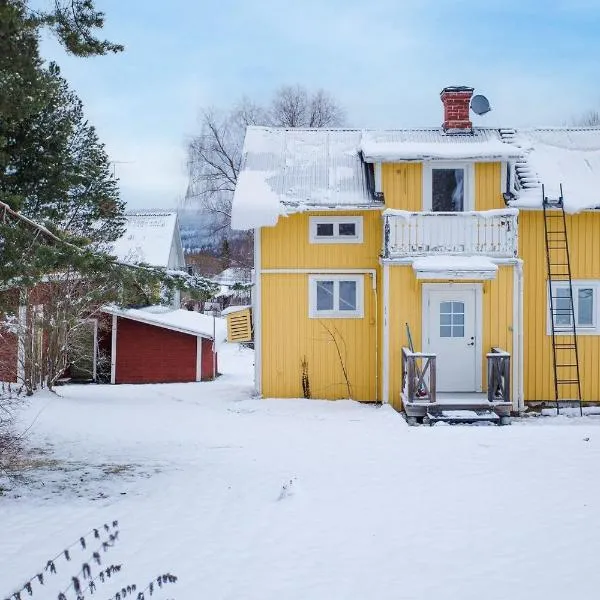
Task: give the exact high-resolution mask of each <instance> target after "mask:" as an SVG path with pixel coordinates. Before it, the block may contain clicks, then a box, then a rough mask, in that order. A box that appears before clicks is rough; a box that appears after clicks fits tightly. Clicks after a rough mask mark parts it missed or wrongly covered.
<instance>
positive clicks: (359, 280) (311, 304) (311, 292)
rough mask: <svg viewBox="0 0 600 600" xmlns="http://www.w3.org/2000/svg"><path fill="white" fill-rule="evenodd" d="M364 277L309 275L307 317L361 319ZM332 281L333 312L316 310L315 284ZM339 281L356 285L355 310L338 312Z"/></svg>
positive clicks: (362, 314) (362, 313) (362, 315)
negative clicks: (351, 282)
mask: <svg viewBox="0 0 600 600" xmlns="http://www.w3.org/2000/svg"><path fill="white" fill-rule="evenodd" d="M364 280H365V277H364V275H309V277H308V316H309V317H310V318H311V319H362V318H363V317H364V298H365V288H364ZM319 281H333V310H317V282H319ZM340 281H353V282H355V283H356V310H340V309H339V294H340Z"/></svg>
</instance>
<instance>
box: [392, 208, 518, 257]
mask: <svg viewBox="0 0 600 600" xmlns="http://www.w3.org/2000/svg"><path fill="white" fill-rule="evenodd" d="M517 214H518V211H517V210H515V209H506V210H489V211H483V212H408V211H400V210H386V211H385V212H384V213H383V215H384V217H383V218H384V226H383V233H384V235H383V239H384V246H383V257H384V258H388V259H397V258H405V257H409V256H426V255H431V254H466V255H476V254H479V255H485V256H491V257H495V258H514V257H515V256H517V251H518V247H517Z"/></svg>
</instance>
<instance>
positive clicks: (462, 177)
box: [423, 162, 474, 212]
mask: <svg viewBox="0 0 600 600" xmlns="http://www.w3.org/2000/svg"><path fill="white" fill-rule="evenodd" d="M472 187H473V165H472V164H470V163H460V162H459V163H449V162H431V163H425V165H424V168H423V208H424V210H429V211H433V212H463V211H465V210H473V206H474V202H473V196H474V191H473V189H472Z"/></svg>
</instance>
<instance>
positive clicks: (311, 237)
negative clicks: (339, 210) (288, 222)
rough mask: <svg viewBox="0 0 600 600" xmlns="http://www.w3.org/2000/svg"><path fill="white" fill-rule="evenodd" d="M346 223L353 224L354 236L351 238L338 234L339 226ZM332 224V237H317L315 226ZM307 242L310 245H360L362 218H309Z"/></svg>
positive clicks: (361, 240) (361, 239)
mask: <svg viewBox="0 0 600 600" xmlns="http://www.w3.org/2000/svg"><path fill="white" fill-rule="evenodd" d="M346 223H354V226H355V228H356V235H355V236H353V237H350V236H347V235H340V234H339V226H340V225H342V224H346ZM321 224H323V225H329V224H333V235H332V236H318V235H317V225H321ZM308 241H309V243H311V244H362V242H363V218H362V217H360V216H355V217H339V216H337V217H310V219H309V227H308Z"/></svg>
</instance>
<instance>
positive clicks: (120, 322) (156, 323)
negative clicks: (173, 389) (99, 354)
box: [103, 306, 225, 383]
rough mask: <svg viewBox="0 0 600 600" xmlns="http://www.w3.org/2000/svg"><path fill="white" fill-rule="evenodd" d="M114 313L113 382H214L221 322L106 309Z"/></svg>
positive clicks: (175, 312) (157, 310) (178, 313)
mask: <svg viewBox="0 0 600 600" xmlns="http://www.w3.org/2000/svg"><path fill="white" fill-rule="evenodd" d="M103 310H104V312H105V313H108V314H109V315H112V324H111V335H110V359H111V372H110V381H111V383H176V382H190V381H205V380H208V379H214V377H215V375H216V373H217V350H216V344H215V340H216V341H221V340H222V339H224V337H225V330H224V327H225V326H224V324H223V321H222V319H215V318H214V317H211V316H208V315H203V314H201V313H197V312H194V311H189V310H182V309H173V308H171V307H165V306H147V307H144V308H118V307H113V306H109V307H105V308H104V309H103Z"/></svg>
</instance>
